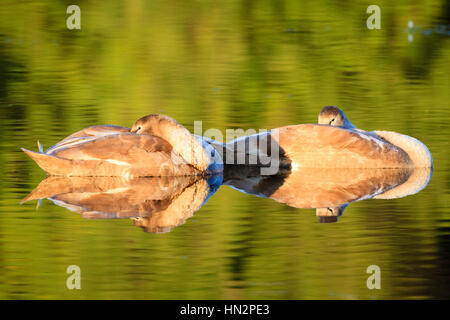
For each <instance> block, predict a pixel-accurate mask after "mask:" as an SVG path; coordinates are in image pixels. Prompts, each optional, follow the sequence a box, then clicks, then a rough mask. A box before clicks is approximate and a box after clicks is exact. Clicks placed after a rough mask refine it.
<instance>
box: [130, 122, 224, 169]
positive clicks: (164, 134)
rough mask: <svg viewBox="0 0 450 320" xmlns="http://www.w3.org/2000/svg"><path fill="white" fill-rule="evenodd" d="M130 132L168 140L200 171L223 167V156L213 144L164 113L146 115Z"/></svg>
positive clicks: (174, 149) (177, 151)
mask: <svg viewBox="0 0 450 320" xmlns="http://www.w3.org/2000/svg"><path fill="white" fill-rule="evenodd" d="M130 132H131V133H135V134H149V135H153V136H157V137H160V138H162V139H164V140H166V141H167V142H168V143H170V144H171V145H172V150H173V151H174V152H176V153H177V154H179V155H180V156H181V157H182V158H183V159H184V160H185V161H186V162H187V163H189V164H191V165H192V166H194V167H195V168H197V169H198V170H200V171H210V172H216V171H221V169H222V165H221V162H222V158H221V157H220V155H219V154H218V153H217V152H215V150H214V148H213V147H212V146H210V145H209V144H207V143H206V142H203V141H202V139H198V138H196V137H195V136H194V135H192V134H191V133H190V132H189V130H187V129H186V128H185V127H183V126H182V125H181V124H179V123H178V122H177V121H176V120H174V119H172V118H170V117H168V116H165V115H162V114H150V115H147V116H144V117H142V118H140V119H139V120H137V121H136V122H135V123H134V125H133V126H132V127H131V129H130ZM200 138H201V137H200Z"/></svg>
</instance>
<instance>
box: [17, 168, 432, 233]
mask: <svg viewBox="0 0 450 320" xmlns="http://www.w3.org/2000/svg"><path fill="white" fill-rule="evenodd" d="M431 174H432V170H431V168H399V169H337V168H327V169H324V168H298V169H296V170H294V171H291V170H283V171H280V173H279V174H278V175H273V176H262V175H261V174H260V168H259V167H258V166H238V165H236V166H226V167H225V171H224V172H223V175H222V174H221V175H213V176H209V177H200V176H184V177H153V178H137V179H131V180H127V179H124V178H120V177H63V176H49V177H47V178H46V179H44V180H43V181H42V182H41V183H40V184H39V185H38V186H37V187H36V189H35V190H33V191H32V192H31V193H30V194H29V195H28V196H26V197H25V198H24V199H23V200H22V202H26V201H30V200H36V199H37V200H39V199H44V198H47V199H48V200H51V201H52V202H53V203H54V204H56V205H58V206H62V207H65V208H67V209H69V210H71V211H74V212H77V213H79V214H80V215H81V216H82V217H83V218H87V219H118V218H131V219H132V220H133V223H134V225H135V226H138V227H141V228H142V229H143V230H144V231H145V232H150V233H163V232H169V231H171V230H172V229H173V228H174V227H177V226H179V225H182V224H184V223H185V222H186V220H187V219H189V218H190V217H192V216H193V214H194V213H195V212H196V211H198V210H199V209H200V208H201V207H202V206H203V205H204V204H205V203H206V202H207V201H208V199H209V197H211V196H212V195H213V194H214V193H215V192H216V191H217V189H218V188H219V187H220V186H221V185H226V186H229V187H232V188H233V189H236V190H238V191H240V192H243V193H246V194H251V195H255V196H258V197H265V198H270V199H273V200H275V201H277V202H280V203H284V204H286V205H288V206H291V207H295V208H316V215H317V216H318V217H319V219H320V222H325V223H328V222H336V221H337V220H338V217H339V216H341V215H342V214H343V212H344V209H345V208H346V207H347V206H348V205H349V204H350V203H352V202H356V201H361V200H367V199H395V198H401V197H405V196H407V195H411V194H415V193H417V192H419V191H420V190H422V189H423V188H424V187H425V186H426V185H427V183H428V181H429V180H430V178H431Z"/></svg>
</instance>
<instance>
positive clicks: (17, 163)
mask: <svg viewBox="0 0 450 320" xmlns="http://www.w3.org/2000/svg"><path fill="white" fill-rule="evenodd" d="M79 5H80V7H81V15H82V25H81V30H67V29H66V26H65V19H66V17H67V16H68V15H67V14H66V13H65V11H66V7H65V4H62V3H55V2H52V1H35V2H33V3H28V2H20V3H17V2H15V1H3V2H2V4H1V5H0V61H1V62H0V110H1V112H0V130H1V138H0V164H1V166H0V170H1V176H2V179H1V180H0V188H1V190H0V191H1V192H0V298H2V299H17V298H20V299H24V298H25V299H42V298H63V299H82V298H84V299H104V298H112V299H144V298H146V299H164V298H171V299H308V298H313V299H328V298H332V299H386V298H395V299H397V298H449V294H448V287H449V285H450V272H449V271H448V265H449V263H450V212H449V186H450V171H449V169H450V164H449V160H448V159H449V154H448V152H449V151H448V150H449V148H448V133H449V130H448V129H449V125H448V123H449V120H450V117H449V113H448V110H449V109H448V101H449V93H448V92H449V91H448V88H449V84H450V82H449V76H448V71H449V63H448V62H449V61H448V59H449V50H450V48H449V38H448V35H446V34H444V33H443V32H431V33H427V32H415V33H414V37H413V39H412V41H411V39H410V37H409V36H408V35H409V33H408V22H409V21H414V28H419V27H420V28H421V29H420V30H428V29H431V30H434V29H435V28H436V26H442V25H444V26H447V25H448V8H445V6H446V5H447V6H448V4H447V3H446V2H445V1H433V2H428V3H426V4H421V5H420V6H419V7H417V6H415V5H412V4H411V5H409V4H391V3H388V2H382V4H381V5H380V7H381V17H382V23H381V26H382V28H381V29H380V30H368V29H367V28H366V26H365V20H366V19H367V17H368V15H367V14H366V13H365V11H366V5H367V4H366V3H364V2H360V1H350V2H348V1H347V2H345V3H341V2H336V3H335V4H329V3H328V2H323V1H318V2H317V1H315V2H305V3H300V2H297V1H277V2H272V1H257V2H256V1H247V2H242V3H241V2H239V1H232V2H227V3H214V4H213V5H212V4H208V3H207V2H201V1H200V2H195V3H194V4H192V5H188V4H186V3H184V2H181V1H175V2H170V3H166V2H162V1H155V2H149V3H146V2H141V1H128V2H126V3H122V2H121V1H108V2H107V3H103V4H101V3H96V2H95V3H91V2H89V3H88V2H86V3H85V2H81V3H80V4H79ZM13 12H16V13H20V19H19V18H18V17H17V16H16V15H14V14H12V13H13ZM439 28H440V27H439ZM417 30H419V29H417ZM439 30H441V29H439ZM446 30H448V28H447V29H446ZM325 105H336V106H339V107H340V108H342V109H343V110H344V111H345V112H346V114H347V115H348V116H349V118H350V120H351V122H352V123H353V124H355V125H356V126H358V127H360V128H364V129H366V130H376V129H381V130H391V131H397V132H400V133H404V134H408V135H411V136H413V137H417V138H418V139H420V140H421V141H422V142H423V143H424V144H426V145H427V146H428V148H429V149H430V151H431V153H432V155H433V158H434V172H433V177H432V179H431V181H430V182H429V184H428V186H427V187H426V188H425V189H423V190H422V191H421V192H419V193H417V194H415V195H411V196H408V197H403V198H398V199H393V200H375V199H370V200H365V201H359V202H355V203H352V204H350V205H349V206H348V207H347V208H346V209H345V212H344V214H343V216H342V217H339V220H338V222H337V223H319V218H318V217H317V216H316V211H315V209H297V208H293V207H290V206H287V205H286V204H284V203H279V202H276V201H274V200H272V199H270V198H261V197H256V196H254V195H249V194H246V193H242V192H239V191H238V190H235V189H233V188H232V187H230V186H227V185H223V186H221V187H220V188H219V189H218V190H217V191H216V192H215V193H214V195H213V196H211V198H210V199H209V200H208V202H207V203H206V204H205V205H204V206H203V207H201V208H200V210H198V211H196V212H195V213H193V216H192V217H190V218H188V219H187V220H186V221H185V223H183V224H180V225H178V226H176V227H173V228H172V229H171V230H170V232H165V233H148V232H143V231H142V228H140V227H138V226H135V225H134V222H133V221H132V220H130V219H127V218H125V219H85V218H82V217H81V216H80V215H79V214H77V213H74V212H71V211H69V210H67V209H66V208H64V207H60V206H57V205H55V204H54V203H52V202H51V201H48V200H43V202H42V204H41V206H40V208H39V210H38V211H36V209H35V204H34V202H33V203H32V202H27V203H25V204H23V205H20V204H19V203H20V201H21V200H22V199H23V198H24V197H25V196H26V195H27V194H28V193H30V192H31V191H32V190H33V189H34V188H35V187H36V186H37V185H38V184H39V182H40V181H41V180H42V179H43V178H45V174H44V173H43V172H42V171H41V170H40V169H39V168H38V167H37V166H36V165H35V163H34V162H32V161H31V160H30V159H28V158H27V156H26V155H25V154H24V153H23V152H21V151H20V147H25V148H28V149H31V150H36V149H37V146H36V140H37V139H39V140H40V142H41V143H42V144H43V145H44V146H45V147H49V146H51V145H53V144H54V143H56V142H57V141H59V140H61V139H62V138H63V137H65V136H67V135H69V134H71V133H73V132H75V131H78V130H80V129H82V128H84V127H87V126H89V125H95V124H115V125H122V126H131V125H132V124H133V123H134V121H135V120H136V119H138V118H139V117H141V116H143V115H146V114H150V113H155V112H158V113H164V114H167V115H169V116H171V117H173V118H175V119H177V120H178V121H179V122H180V123H182V124H183V125H185V126H186V127H187V128H188V129H190V130H193V125H194V121H195V120H202V121H203V123H202V125H203V128H204V130H206V129H208V128H217V129H220V130H221V131H222V132H225V129H227V128H243V129H244V130H247V129H250V128H254V129H270V128H275V127H281V126H284V125H288V124H299V123H315V122H317V115H318V112H319V111H320V109H321V108H322V107H323V106H325ZM69 265H78V266H79V267H80V268H81V272H82V278H81V279H82V280H81V286H82V289H81V290H68V289H67V288H66V279H67V277H68V274H66V269H67V267H68V266H69ZM369 265H378V266H379V267H380V269H381V289H380V290H369V289H368V288H367V286H366V280H367V278H368V276H369V274H367V273H366V269H367V267H368V266H369Z"/></svg>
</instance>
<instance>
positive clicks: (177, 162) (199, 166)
mask: <svg viewBox="0 0 450 320" xmlns="http://www.w3.org/2000/svg"><path fill="white" fill-rule="evenodd" d="M38 148H39V151H38V152H34V151H30V150H27V149H25V148H22V150H23V151H24V152H25V153H26V154H27V155H28V156H30V157H31V158H32V159H33V160H34V161H35V162H36V163H37V164H38V165H39V166H40V167H41V168H42V169H43V170H44V171H45V172H47V174H49V175H63V176H122V177H128V178H132V177H143V176H189V175H207V174H210V173H214V172H219V171H221V169H222V166H221V161H220V160H221V158H220V156H219V155H217V154H216V152H215V151H214V149H213V148H212V147H210V146H209V145H205V146H204V145H203V144H202V142H201V140H200V141H199V140H198V139H195V138H194V137H193V135H192V134H191V133H190V132H189V131H188V130H187V129H186V128H184V127H183V126H182V125H181V124H179V123H178V122H176V121H175V120H174V119H172V118H170V117H167V116H164V115H158V114H154V115H148V116H145V117H142V118H140V119H139V120H138V121H136V123H135V124H134V125H133V127H132V128H131V129H129V128H126V127H119V126H92V127H89V128H85V129H83V130H81V131H78V132H76V133H74V134H72V135H70V136H68V137H67V138H65V139H63V140H61V141H60V142H58V143H57V144H55V145H54V146H52V147H51V148H49V149H48V150H47V151H45V152H44V150H43V147H42V145H41V144H40V143H39V142H38ZM210 149H213V150H210ZM216 161H217V163H216Z"/></svg>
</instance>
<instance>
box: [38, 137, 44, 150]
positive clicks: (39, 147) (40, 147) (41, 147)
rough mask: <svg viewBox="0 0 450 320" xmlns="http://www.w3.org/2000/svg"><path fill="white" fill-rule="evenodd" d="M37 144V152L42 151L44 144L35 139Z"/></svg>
mask: <svg viewBox="0 0 450 320" xmlns="http://www.w3.org/2000/svg"><path fill="white" fill-rule="evenodd" d="M37 145H38V149H39V152H40V153H44V146H43V145H42V144H41V143H40V142H39V140H38V141H37Z"/></svg>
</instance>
